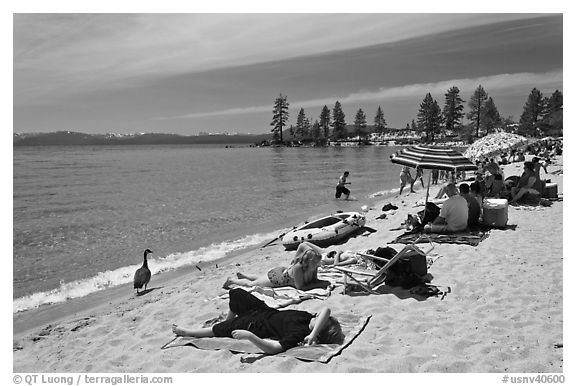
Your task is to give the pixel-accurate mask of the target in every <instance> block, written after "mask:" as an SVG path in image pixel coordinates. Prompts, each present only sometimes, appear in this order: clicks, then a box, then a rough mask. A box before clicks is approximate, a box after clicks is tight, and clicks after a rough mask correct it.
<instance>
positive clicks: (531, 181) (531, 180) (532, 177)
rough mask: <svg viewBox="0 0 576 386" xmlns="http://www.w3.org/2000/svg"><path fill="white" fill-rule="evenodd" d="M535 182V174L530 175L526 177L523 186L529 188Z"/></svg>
mask: <svg viewBox="0 0 576 386" xmlns="http://www.w3.org/2000/svg"><path fill="white" fill-rule="evenodd" d="M535 182H536V177H535V176H530V177H528V183H527V184H526V186H525V188H531V187H533V186H534V183H535Z"/></svg>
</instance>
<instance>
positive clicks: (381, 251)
mask: <svg viewBox="0 0 576 386" xmlns="http://www.w3.org/2000/svg"><path fill="white" fill-rule="evenodd" d="M397 253H398V252H397V251H396V250H395V249H394V248H391V247H378V248H377V249H376V250H375V251H374V253H373V255H374V256H377V257H382V258H384V259H387V260H390V259H391V258H393V257H394V256H396V254H397ZM385 264H386V263H385V262H383V261H380V260H374V265H375V266H376V268H378V269H380V268H382V267H383V266H384V265H385Z"/></svg>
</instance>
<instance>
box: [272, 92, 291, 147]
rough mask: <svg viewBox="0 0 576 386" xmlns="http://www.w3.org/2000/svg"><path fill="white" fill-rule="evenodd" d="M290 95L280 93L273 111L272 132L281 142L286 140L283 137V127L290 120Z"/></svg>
mask: <svg viewBox="0 0 576 386" xmlns="http://www.w3.org/2000/svg"><path fill="white" fill-rule="evenodd" d="M288 106H289V104H288V97H287V96H283V95H282V94H280V96H279V97H278V98H276V100H275V101H274V109H273V111H272V123H270V125H271V126H272V130H271V131H272V133H274V139H275V140H278V139H279V140H280V142H281V143H283V142H284V139H283V138H282V129H283V128H284V126H286V122H288V115H289V114H288Z"/></svg>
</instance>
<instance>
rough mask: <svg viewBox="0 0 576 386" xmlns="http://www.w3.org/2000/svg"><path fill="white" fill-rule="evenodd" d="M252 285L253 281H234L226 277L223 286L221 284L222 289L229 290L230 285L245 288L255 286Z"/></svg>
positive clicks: (234, 279)
mask: <svg viewBox="0 0 576 386" xmlns="http://www.w3.org/2000/svg"><path fill="white" fill-rule="evenodd" d="M254 283H255V280H250V279H236V278H233V277H228V278H226V281H225V282H224V284H222V288H224V289H229V288H230V285H231V284H236V285H241V286H245V287H251V286H253V285H256V284H254Z"/></svg>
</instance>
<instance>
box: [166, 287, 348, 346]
mask: <svg viewBox="0 0 576 386" xmlns="http://www.w3.org/2000/svg"><path fill="white" fill-rule="evenodd" d="M229 294H230V301H229V308H230V309H229V311H228V316H227V318H226V320H225V321H224V322H221V323H216V324H215V325H214V326H212V327H208V328H200V329H196V330H188V329H184V328H180V327H178V326H177V325H175V324H174V325H172V331H173V332H174V334H176V335H177V336H190V337H196V338H206V337H229V338H234V339H245V340H249V341H250V342H252V343H253V344H255V345H256V346H257V347H258V348H260V349H261V350H262V351H264V352H265V353H267V354H276V353H279V352H282V351H286V350H288V349H290V348H292V347H296V346H298V345H300V344H306V345H312V344H315V343H338V344H341V343H342V342H343V341H344V334H343V333H342V328H341V327H340V323H338V320H336V318H334V317H332V316H330V309H329V308H327V307H324V308H323V309H322V310H321V311H320V312H319V313H317V314H315V315H313V314H310V313H309V312H306V311H299V310H282V311H280V310H276V309H274V308H271V307H268V305H267V304H266V303H264V302H263V301H262V300H260V299H258V298H257V297H255V296H254V295H251V294H250V293H248V292H246V291H244V290H243V289H240V288H235V289H232V290H230V292H229Z"/></svg>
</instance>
